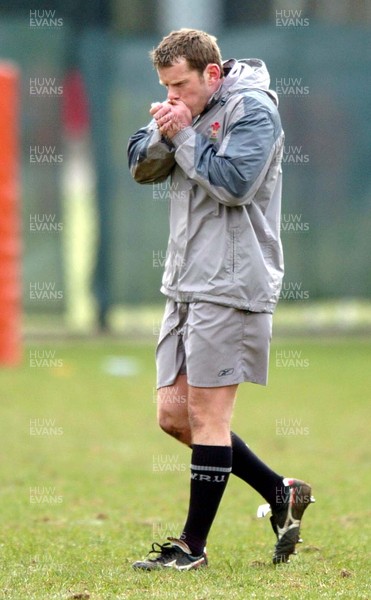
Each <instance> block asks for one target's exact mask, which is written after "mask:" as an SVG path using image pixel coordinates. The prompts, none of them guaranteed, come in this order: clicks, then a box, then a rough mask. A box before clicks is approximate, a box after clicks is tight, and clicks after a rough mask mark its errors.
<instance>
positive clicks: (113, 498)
mask: <svg viewBox="0 0 371 600" xmlns="http://www.w3.org/2000/svg"><path fill="white" fill-rule="evenodd" d="M153 345H154V344H152V345H149V344H144V343H143V344H139V343H123V342H119V341H117V340H116V341H115V340H95V341H68V342H66V341H65V342H60V343H57V342H51V341H48V342H45V344H44V343H37V344H36V343H35V344H34V345H30V346H29V347H27V348H26V350H25V359H24V364H23V365H22V367H20V368H17V369H2V370H1V371H0V393H1V404H0V411H1V413H0V419H1V420H0V423H1V465H0V466H1V486H0V502H1V521H2V528H1V537H0V544H1V562H0V565H1V566H0V598H4V599H7V600H8V599H15V600H26V599H27V600H36V599H37V600H49V599H61V600H66V599H69V598H88V597H90V598H91V599H92V600H103V599H104V600H106V599H107V600H108V599H117V600H119V599H126V598H130V599H138V600H143V599H145V598H154V599H156V598H158V599H162V600H164V599H171V600H177V599H180V598H187V599H189V600H214V599H215V600H217V599H219V598H220V599H223V600H225V599H241V600H245V599H247V598H258V599H265V598H279V599H284V598H290V599H291V598H294V599H295V598H300V599H303V598H304V599H306V598H308V599H313V598H340V597H343V598H346V599H348V598H364V599H366V598H370V597H371V590H370V586H369V558H370V557H369V545H370V544H369V534H370V525H369V523H370V489H371V486H370V483H371V475H370V442H369V430H370V403H369V396H370V389H371V369H370V359H371V343H370V342H369V341H367V340H365V339H363V340H362V339H359V340H357V339H346V340H345V339H344V340H342V339H331V340H318V339H298V338H292V339H287V340H280V339H276V341H275V343H274V345H273V347H272V352H271V366H270V382H269V386H268V387H267V388H263V387H260V386H253V385H247V384H245V385H243V386H241V387H240V390H239V394H238V402H237V406H236V410H235V416H234V429H235V430H236V431H237V432H238V433H239V434H240V435H242V437H244V438H245V439H246V441H248V443H249V445H250V446H251V447H252V448H253V449H254V450H255V451H256V452H257V453H258V454H260V455H261V457H262V458H263V459H265V460H266V461H267V462H269V464H270V465H271V466H272V467H273V468H274V469H276V470H278V471H279V472H280V473H282V474H283V475H287V476H290V475H293V476H296V477H302V478H305V479H307V480H308V481H310V482H311V483H312V485H313V493H314V495H315V496H316V499H317V503H316V504H315V505H312V506H311V507H310V508H309V509H308V511H307V513H306V515H305V519H304V522H303V527H302V536H303V539H304V543H303V544H301V545H299V547H298V551H299V553H298V555H297V556H294V557H292V559H291V563H290V564H289V565H280V566H277V567H274V566H273V565H272V564H271V554H272V549H273V545H274V538H273V533H272V531H271V528H270V524H269V520H268V517H266V518H265V519H261V520H260V519H259V520H258V519H256V517H255V514H256V508H257V506H258V504H260V503H261V502H262V500H261V498H260V497H259V496H258V495H257V494H256V493H255V492H254V491H253V490H252V489H251V488H249V487H247V486H246V484H244V483H243V482H241V481H240V480H237V479H236V478H234V477H232V478H231V479H230V482H229V485H228V488H227V490H226V493H225V496H224V498H223V502H222V505H221V507H220V510H219V513H218V515H217V519H216V521H215V523H214V526H213V529H212V532H211V534H210V538H209V542H208V553H209V560H210V567H209V569H205V570H203V571H199V572H194V573H173V572H165V573H163V572H159V573H137V572H135V571H133V570H132V569H131V563H132V561H134V560H136V559H138V558H140V557H142V556H144V555H145V554H146V553H147V552H148V550H149V548H150V544H151V542H152V541H153V540H154V539H157V540H158V541H163V540H164V538H165V537H166V536H167V535H178V534H179V532H180V531H179V530H180V529H181V527H182V525H183V521H184V518H185V512H186V508H187V499H188V486H189V483H188V477H189V475H188V465H189V458H190V457H189V451H188V449H187V448H183V447H182V446H180V445H179V444H177V442H175V441H174V440H172V439H171V438H169V437H167V436H166V435H165V434H163V433H162V432H161V431H159V430H158V428H157V427H156V422H155V402H154V385H155V383H154V382H155V369H154V361H153ZM30 351H36V352H37V353H38V360H40V356H42V354H41V353H42V352H45V351H51V352H52V353H53V360H54V361H56V363H55V364H56V365H59V366H52V365H50V366H45V367H40V366H39V367H31V366H30V358H32V356H34V355H30ZM282 352H285V354H284V356H286V359H287V357H289V359H288V361H287V362H286V363H285V362H284V361H283V359H282ZM295 352H296V354H294V353H295ZM298 353H300V354H298ZM45 356H46V355H45V354H44V357H45ZM49 356H50V355H49ZM107 356H125V357H129V358H132V359H135V361H136V364H137V367H138V369H139V371H138V373H137V374H133V375H128V376H126V377H120V376H114V375H110V374H109V373H107V372H106V371H105V370H104V366H105V364H106V361H107ZM294 357H295V358H294ZM291 359H293V360H291ZM293 361H294V363H295V361H296V363H295V366H294V365H293ZM284 364H286V366H283V365H284ZM289 365H290V366H289ZM124 366H127V365H124ZM129 367H130V364H129ZM35 419H38V422H37V424H35ZM48 420H49V421H48ZM30 424H31V427H34V428H35V429H34V430H30ZM36 427H39V428H40V427H41V428H43V427H44V428H46V431H45V430H44V431H43V433H45V435H35V433H37V431H36ZM285 427H286V433H288V432H289V431H290V433H291V435H287V434H286V435H284V433H285V429H284V428H285ZM287 428H288V429H287ZM31 433H32V435H31ZM39 433H40V431H39ZM158 464H162V465H166V468H167V470H166V471H160V470H159V467H158V466H157V467H156V465H158ZM156 469H157V470H156ZM168 469H171V470H168Z"/></svg>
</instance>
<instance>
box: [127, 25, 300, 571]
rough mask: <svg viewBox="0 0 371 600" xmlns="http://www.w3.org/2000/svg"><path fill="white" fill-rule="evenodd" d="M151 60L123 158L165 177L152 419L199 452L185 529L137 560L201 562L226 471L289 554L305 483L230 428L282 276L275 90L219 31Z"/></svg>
mask: <svg viewBox="0 0 371 600" xmlns="http://www.w3.org/2000/svg"><path fill="white" fill-rule="evenodd" d="M151 57H152V61H153V64H154V66H155V68H156V69H157V72H158V75H159V79H160V83H161V84H162V85H163V86H165V88H166V90H167V99H166V101H164V102H156V103H154V104H152V106H151V108H150V111H149V112H150V114H151V115H152V117H153V119H152V121H151V122H150V124H149V125H148V126H147V127H144V128H143V129H140V130H139V131H138V132H137V133H136V134H134V135H133V136H132V137H131V138H130V140H129V147H128V154H129V166H130V169H131V172H132V174H133V177H134V178H135V180H136V181H138V182H139V183H152V182H161V181H164V180H166V179H167V178H168V177H169V178H170V181H171V186H170V194H171V200H170V237H169V243H168V250H167V260H166V264H165V272H164V276H163V280H162V288H161V291H162V292H163V294H165V296H167V304H166V309H165V314H164V318H163V322H162V327H161V331H160V337H159V342H158V347H157V353H156V360H157V387H158V420H159V425H160V427H161V428H162V429H163V430H164V431H165V432H166V433H168V434H170V435H172V436H174V437H175V438H176V439H178V440H179V441H181V442H183V443H184V444H187V445H188V446H190V447H191V448H192V460H191V485H190V503H189V512H188V516H187V519H186V523H185V526H184V529H183V532H181V535H180V537H179V539H176V538H168V539H169V542H167V543H165V544H162V545H157V546H155V544H153V546H152V551H151V553H155V556H154V557H153V556H152V557H151V556H149V557H148V558H146V559H145V560H143V561H138V562H136V563H134V565H133V566H134V567H135V568H138V569H145V570H152V569H157V568H169V567H170V568H175V569H178V570H188V569H194V568H198V567H200V566H205V565H206V564H207V557H206V552H205V544H206V540H207V536H208V533H209V530H210V527H211V525H212V522H213V520H214V517H215V515H216V512H217V509H218V506H219V503H220V501H221V498H222V495H223V492H224V489H225V487H226V485H227V481H228V477H229V474H230V473H231V472H232V473H234V474H235V475H237V476H238V477H240V478H241V479H243V480H244V481H246V482H247V483H248V484H249V485H251V486H252V487H253V488H254V489H255V490H257V491H258V492H259V493H260V494H261V495H262V496H263V497H264V498H265V499H266V501H267V503H268V504H269V507H270V508H271V511H272V517H271V522H272V527H273V530H274V532H275V534H276V537H277V542H276V545H275V549H274V555H273V562H274V563H278V562H287V561H288V558H289V555H290V554H292V553H293V552H294V551H295V544H296V543H297V542H298V541H299V528H300V521H301V517H302V515H303V513H304V510H305V509H306V507H307V506H308V504H309V503H310V501H311V487H310V486H309V485H308V484H307V483H304V482H303V481H300V480H295V479H283V477H282V476H280V475H278V474H277V473H275V472H274V471H272V470H271V469H270V468H269V467H268V466H266V465H265V464H264V463H263V462H262V461H261V460H260V459H259V458H258V457H257V456H255V454H253V452H252V451H251V450H250V449H249V448H248V446H247V445H246V444H245V443H244V442H243V441H242V440H241V439H240V438H239V437H238V436H237V435H236V434H235V433H231V431H230V422H231V417H232V411H233V405H234V400H235V395H236V391H237V387H238V385H239V384H240V383H242V382H244V381H250V382H254V383H259V384H262V385H265V384H266V382H267V370H268V354H269V344H270V339H271V327H272V313H273V311H274V308H275V306H276V303H277V300H278V297H279V293H280V288H281V281H282V276H283V258H282V248H281V242H280V204H281V166H280V164H281V158H282V152H283V141H284V134H283V131H282V127H281V122H280V118H279V114H278V111H277V98H276V95H275V93H274V92H272V91H270V90H269V75H268V72H267V70H266V67H265V65H264V63H263V62H262V61H261V60H257V59H250V60H243V61H237V60H234V59H232V60H228V61H226V62H224V63H222V60H221V56H220V50H219V48H218V46H217V43H216V38H215V37H213V36H211V35H208V34H207V33H205V32H203V31H198V30H192V29H181V30H179V31H173V32H172V33H170V34H169V35H168V36H166V37H165V38H164V39H163V40H162V41H161V43H160V44H159V46H158V47H157V48H156V49H154V50H153V51H152V53H151ZM184 398H186V402H184ZM151 553H150V554H151ZM156 555H157V556H156Z"/></svg>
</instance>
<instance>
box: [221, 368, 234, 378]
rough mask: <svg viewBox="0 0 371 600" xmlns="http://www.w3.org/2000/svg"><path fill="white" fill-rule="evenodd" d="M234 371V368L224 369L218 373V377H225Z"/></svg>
mask: <svg viewBox="0 0 371 600" xmlns="http://www.w3.org/2000/svg"><path fill="white" fill-rule="evenodd" d="M232 373H234V369H222V370H221V371H219V373H218V377H225V376H226V375H232Z"/></svg>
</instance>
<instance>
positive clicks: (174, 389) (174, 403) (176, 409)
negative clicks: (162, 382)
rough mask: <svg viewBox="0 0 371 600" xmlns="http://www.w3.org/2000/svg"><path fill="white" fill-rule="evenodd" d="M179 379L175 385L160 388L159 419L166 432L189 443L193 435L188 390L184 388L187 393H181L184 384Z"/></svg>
mask: <svg viewBox="0 0 371 600" xmlns="http://www.w3.org/2000/svg"><path fill="white" fill-rule="evenodd" d="M179 379H180V378H179ZM179 379H178V382H177V384H175V385H174V386H168V387H167V388H161V389H160V390H159V392H158V403H157V419H158V424H159V426H160V427H161V429H162V430H163V431H165V433H167V434H169V435H171V436H172V437H174V438H176V439H177V440H179V441H181V442H183V443H185V444H189V443H190V439H191V435H190V428H189V419H188V406H187V396H186V390H183V391H184V392H185V393H183V394H180V391H181V390H180V387H182V386H180V385H179ZM182 379H183V378H181V379H180V382H181V383H183V381H182ZM183 387H184V386H183Z"/></svg>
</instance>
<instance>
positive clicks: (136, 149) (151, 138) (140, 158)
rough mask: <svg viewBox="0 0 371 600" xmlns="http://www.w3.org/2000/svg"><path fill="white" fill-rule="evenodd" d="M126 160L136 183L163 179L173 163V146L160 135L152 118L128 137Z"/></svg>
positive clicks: (167, 174)
mask: <svg viewBox="0 0 371 600" xmlns="http://www.w3.org/2000/svg"><path fill="white" fill-rule="evenodd" d="M128 160H129V169H130V171H131V174H132V176H133V177H134V179H135V181H137V182H138V183H155V182H160V181H165V179H167V177H168V176H169V175H170V172H171V171H172V169H173V167H174V165H175V148H174V147H173V146H171V145H169V144H168V143H167V142H166V140H165V139H164V138H163V137H162V136H161V134H160V132H159V131H158V129H157V126H156V124H155V122H154V120H153V121H151V123H150V124H149V125H148V126H147V127H143V128H142V129H139V131H137V132H136V133H135V134H134V135H132V136H131V137H130V139H129V143H128Z"/></svg>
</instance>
